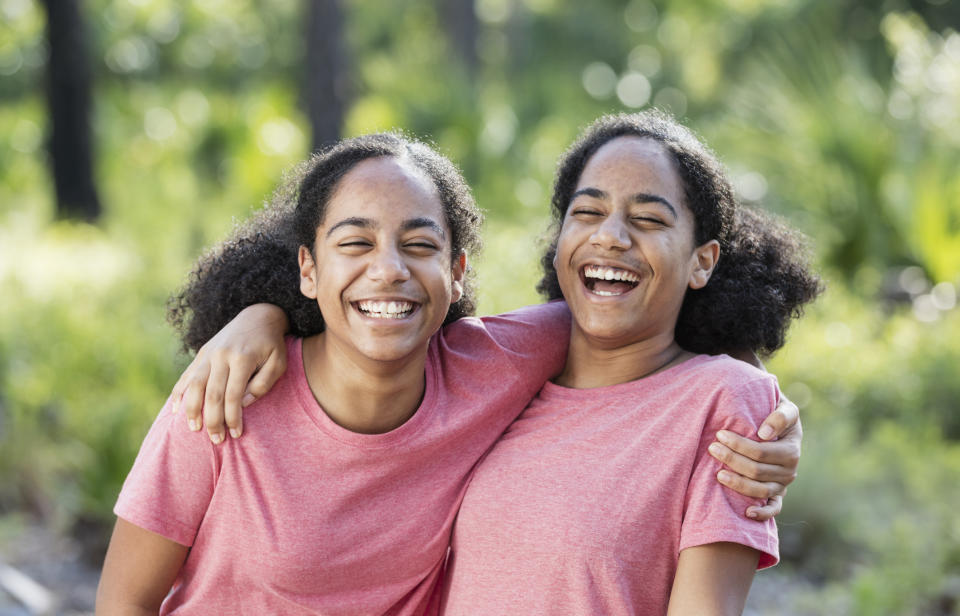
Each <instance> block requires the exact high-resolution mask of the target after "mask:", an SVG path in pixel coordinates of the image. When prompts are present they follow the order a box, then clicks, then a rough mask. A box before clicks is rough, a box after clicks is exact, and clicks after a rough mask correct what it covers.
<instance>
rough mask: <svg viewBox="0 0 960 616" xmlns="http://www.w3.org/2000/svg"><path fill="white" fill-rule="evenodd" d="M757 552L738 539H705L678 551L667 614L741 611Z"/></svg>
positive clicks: (720, 615)
mask: <svg viewBox="0 0 960 616" xmlns="http://www.w3.org/2000/svg"><path fill="white" fill-rule="evenodd" d="M759 559H760V554H759V553H758V552H757V551H756V550H754V549H753V548H749V547H747V546H745V545H740V544H739V543H709V544H707V545H699V546H696V547H692V548H687V549H685V550H683V551H682V552H680V560H679V562H678V563H677V574H676V576H675V577H674V579H673V589H672V590H671V591H670V606H669V608H668V609H667V616H686V615H691V616H726V615H732V614H741V613H743V605H744V603H745V602H746V600H747V593H748V592H749V591H750V584H751V583H752V582H753V574H754V572H755V571H756V569H757V562H758V561H759Z"/></svg>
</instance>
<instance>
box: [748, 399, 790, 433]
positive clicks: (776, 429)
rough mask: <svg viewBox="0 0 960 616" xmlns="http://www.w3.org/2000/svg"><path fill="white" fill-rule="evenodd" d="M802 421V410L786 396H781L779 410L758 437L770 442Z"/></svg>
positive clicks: (761, 429) (763, 427) (763, 426)
mask: <svg viewBox="0 0 960 616" xmlns="http://www.w3.org/2000/svg"><path fill="white" fill-rule="evenodd" d="M799 419H800V409H799V408H797V405H796V404H794V403H793V402H791V401H790V400H788V399H787V397H786V396H780V403H779V404H777V408H775V409H774V410H773V412H772V413H770V414H769V415H768V416H767V418H766V419H764V420H763V423H761V424H760V428H759V429H758V430H757V436H759V437H760V439H761V440H764V441H769V440H770V439H772V438H776V437H778V436H780V435H781V434H783V433H784V431H785V430H787V429H788V428H790V427H791V426H793V424H795V423H797V421H798V420H799Z"/></svg>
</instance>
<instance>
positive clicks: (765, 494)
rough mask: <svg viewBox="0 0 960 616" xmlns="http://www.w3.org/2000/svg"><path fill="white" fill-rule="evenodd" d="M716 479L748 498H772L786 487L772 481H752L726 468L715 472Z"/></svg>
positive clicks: (781, 492)
mask: <svg viewBox="0 0 960 616" xmlns="http://www.w3.org/2000/svg"><path fill="white" fill-rule="evenodd" d="M717 481H719V482H720V483H721V484H723V485H725V486H726V487H728V488H730V489H731V490H733V491H734V492H739V493H740V494H743V495H744V496H749V497H750V498H773V497H774V496H776V495H778V494H783V492H784V491H785V490H786V489H787V487H786V486H785V485H783V484H781V483H776V482H774V481H766V482H764V481H754V480H753V479H747V478H746V477H743V476H741V475H738V474H736V473H734V472H732V471H729V470H727V469H723V470H721V471H720V472H718V473H717Z"/></svg>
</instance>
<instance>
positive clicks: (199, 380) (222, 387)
mask: <svg viewBox="0 0 960 616" xmlns="http://www.w3.org/2000/svg"><path fill="white" fill-rule="evenodd" d="M288 327H289V321H288V320H287V316H286V314H285V313H284V311H283V310H282V309H281V308H279V307H277V306H274V305H272V304H254V305H253V306H248V307H247V308H244V309H243V310H242V311H241V312H240V314H238V315H237V316H236V317H235V318H234V319H233V320H232V321H230V323H228V324H227V325H226V327H224V328H223V329H222V330H220V331H219V332H218V333H217V334H216V335H215V336H214V337H213V338H211V339H210V340H209V341H208V342H207V343H206V344H204V345H203V346H202V347H201V348H200V351H199V352H197V356H196V357H195V358H194V359H193V361H192V362H191V363H190V365H189V366H187V369H186V370H184V371H183V374H182V375H181V376H180V379H179V380H178V381H177V384H176V385H175V386H174V388H173V394H172V395H173V400H174V402H173V412H174V413H176V412H178V410H180V409H182V410H183V412H184V414H185V415H186V416H187V421H188V422H189V425H190V429H192V430H199V429H200V426H201V425H203V424H206V427H207V433H208V434H209V435H210V440H211V441H213V442H214V443H219V442H221V441H222V440H223V439H224V438H225V429H224V422H225V423H226V426H227V428H229V430H230V434H231V435H232V436H234V437H239V436H240V435H241V434H242V433H243V407H245V406H249V405H250V404H251V403H252V402H253V401H254V400H256V399H257V398H260V397H261V396H263V395H264V394H266V393H267V392H268V391H270V388H271V387H273V385H274V383H276V382H277V379H279V378H280V376H281V375H282V374H283V373H284V371H286V369H287V348H286V345H285V344H284V341H283V336H284V334H285V333H286V332H287V329H288ZM201 411H202V413H203V418H202V421H201Z"/></svg>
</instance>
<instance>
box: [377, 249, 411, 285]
mask: <svg viewBox="0 0 960 616" xmlns="http://www.w3.org/2000/svg"><path fill="white" fill-rule="evenodd" d="M367 277H368V278H370V279H371V280H376V281H379V282H384V283H386V284H395V283H397V282H404V281H406V280H408V279H409V278H410V270H409V269H407V264H406V262H405V261H404V259H403V255H402V254H401V253H400V251H399V250H397V247H395V246H384V247H381V248H380V249H379V250H376V251H374V252H373V253H371V255H370V263H369V265H368V266H367Z"/></svg>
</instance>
